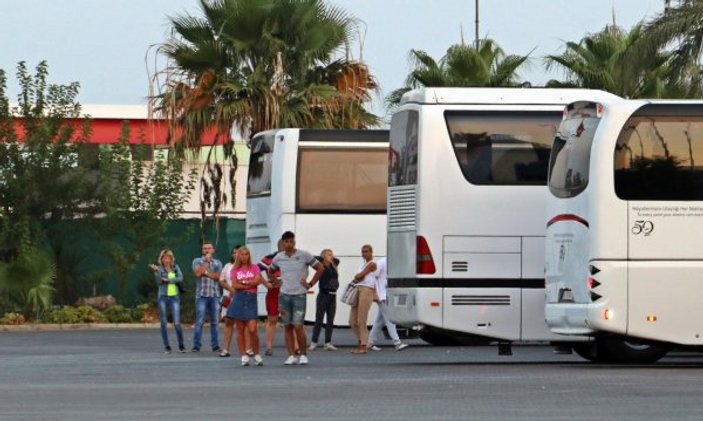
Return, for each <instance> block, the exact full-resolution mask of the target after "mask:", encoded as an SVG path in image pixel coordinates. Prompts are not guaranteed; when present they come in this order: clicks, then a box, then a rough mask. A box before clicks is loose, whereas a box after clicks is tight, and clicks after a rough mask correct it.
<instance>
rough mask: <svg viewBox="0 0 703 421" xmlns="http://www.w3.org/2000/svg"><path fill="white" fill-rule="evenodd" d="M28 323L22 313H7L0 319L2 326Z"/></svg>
mask: <svg viewBox="0 0 703 421" xmlns="http://www.w3.org/2000/svg"><path fill="white" fill-rule="evenodd" d="M26 322H27V320H26V319H25V317H24V315H23V314H22V313H5V315H4V316H2V318H0V325H15V326H17V325H23V324H25V323H26Z"/></svg>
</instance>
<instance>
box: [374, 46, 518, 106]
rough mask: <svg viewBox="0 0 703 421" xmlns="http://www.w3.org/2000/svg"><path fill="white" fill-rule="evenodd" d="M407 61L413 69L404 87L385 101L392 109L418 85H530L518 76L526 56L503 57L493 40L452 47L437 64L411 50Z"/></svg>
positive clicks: (501, 51)
mask: <svg viewBox="0 0 703 421" xmlns="http://www.w3.org/2000/svg"><path fill="white" fill-rule="evenodd" d="M410 59H411V62H412V65H413V70H411V72H410V74H408V77H407V79H406V81H405V86H404V87H403V88H400V89H397V90H395V91H393V92H391V94H390V95H389V96H388V98H387V99H386V101H387V103H388V104H389V106H391V107H393V106H395V105H397V104H399V103H400V99H401V98H402V96H403V94H404V93H406V92H408V91H410V90H411V89H415V88H419V87H421V86H427V87H469V86H475V87H510V86H521V87H524V86H529V83H527V82H521V81H520V80H519V78H518V76H517V71H518V69H519V68H520V66H522V65H523V64H524V63H525V62H526V61H527V59H528V56H517V55H506V54H505V52H504V51H503V49H502V48H500V46H499V45H498V44H497V43H496V42H495V41H493V40H492V39H488V38H486V39H482V40H479V41H478V43H477V44H470V45H467V44H464V43H461V44H454V45H452V46H450V47H449V48H448V49H447V52H446V54H445V55H444V56H443V57H442V58H441V59H440V60H439V61H436V60H435V59H433V58H432V57H431V56H430V55H429V54H427V53H426V52H424V51H421V50H411V51H410Z"/></svg>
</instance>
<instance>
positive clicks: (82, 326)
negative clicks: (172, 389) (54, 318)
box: [0, 323, 160, 332]
mask: <svg viewBox="0 0 703 421" xmlns="http://www.w3.org/2000/svg"><path fill="white" fill-rule="evenodd" d="M159 326H160V325H159V323H72V324H48V323H37V324H31V323H30V324H24V325H0V332H56V331H63V330H117V329H119V330H130V329H158V328H159Z"/></svg>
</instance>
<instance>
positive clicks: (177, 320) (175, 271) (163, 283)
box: [149, 249, 186, 354]
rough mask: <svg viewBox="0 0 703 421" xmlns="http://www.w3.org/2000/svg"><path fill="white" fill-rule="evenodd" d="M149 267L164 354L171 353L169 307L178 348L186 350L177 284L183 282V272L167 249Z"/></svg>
mask: <svg viewBox="0 0 703 421" xmlns="http://www.w3.org/2000/svg"><path fill="white" fill-rule="evenodd" d="M149 269H151V270H152V271H154V278H155V279H156V285H157V287H158V288H159V293H158V301H157V303H158V305H159V322H160V323H161V339H162V340H163V343H164V350H165V352H166V354H170V353H171V344H170V343H169V341H168V332H167V330H166V328H167V327H168V309H169V308H170V309H171V317H173V327H174V328H175V329H176V336H177V337H178V350H179V351H180V352H186V348H185V345H184V344H183V329H182V328H181V299H180V297H179V290H178V284H180V283H181V282H183V272H181V268H180V267H178V265H177V264H176V258H175V257H174V256H173V252H172V251H171V250H169V249H163V250H161V253H159V265H158V266H157V265H149Z"/></svg>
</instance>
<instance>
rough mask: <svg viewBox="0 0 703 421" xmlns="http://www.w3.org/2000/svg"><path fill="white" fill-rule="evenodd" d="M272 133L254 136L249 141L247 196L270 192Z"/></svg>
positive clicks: (265, 194)
mask: <svg viewBox="0 0 703 421" xmlns="http://www.w3.org/2000/svg"><path fill="white" fill-rule="evenodd" d="M273 145H274V135H273V134H268V135H262V136H256V137H254V139H252V141H251V155H250V157H249V176H248V177H247V197H255V196H267V195H270V194H271V168H272V166H271V164H272V162H273Z"/></svg>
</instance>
